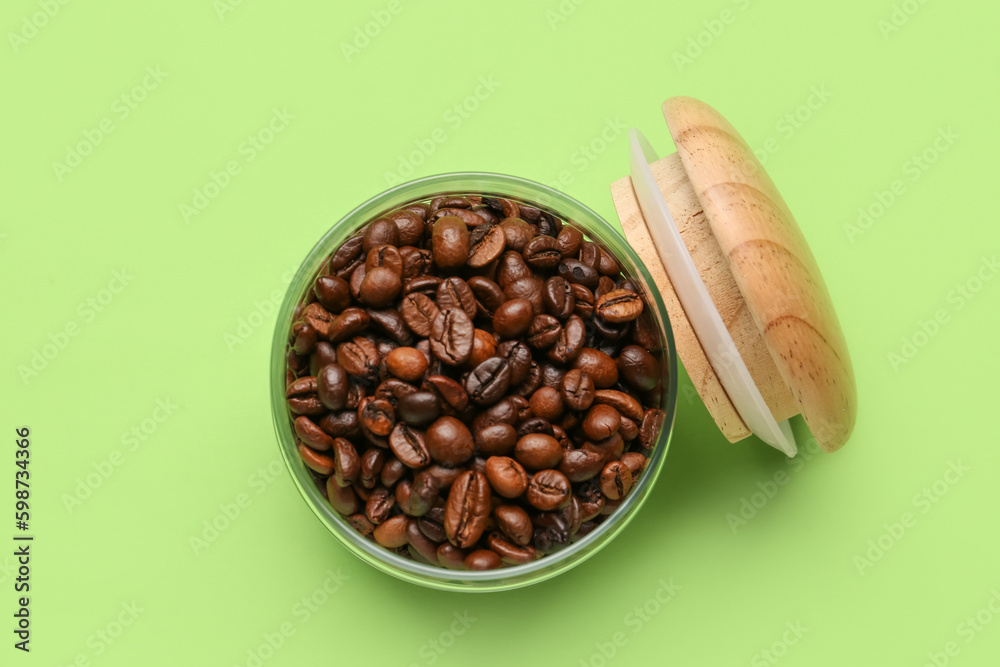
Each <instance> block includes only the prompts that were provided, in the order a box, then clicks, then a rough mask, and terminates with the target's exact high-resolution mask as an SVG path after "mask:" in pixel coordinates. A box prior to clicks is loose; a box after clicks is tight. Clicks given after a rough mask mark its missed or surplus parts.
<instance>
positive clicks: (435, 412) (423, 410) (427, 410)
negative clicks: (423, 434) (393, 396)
mask: <svg viewBox="0 0 1000 667" xmlns="http://www.w3.org/2000/svg"><path fill="white" fill-rule="evenodd" d="M440 414H441V401H440V399H438V397H437V394H435V393H434V392H430V391H415V392H413V393H411V394H406V395H405V396H402V397H401V398H400V399H399V403H398V404H397V405H396V416H397V417H398V418H399V419H401V420H402V421H404V422H406V423H407V424H410V425H412V426H424V425H426V424H430V423H431V422H432V421H434V420H435V419H437V418H438V416H439V415H440Z"/></svg>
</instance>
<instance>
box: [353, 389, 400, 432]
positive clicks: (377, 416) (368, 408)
mask: <svg viewBox="0 0 1000 667" xmlns="http://www.w3.org/2000/svg"><path fill="white" fill-rule="evenodd" d="M358 421H359V422H360V425H361V428H362V429H363V430H365V431H366V432H367V433H371V434H372V435H375V436H377V437H379V438H385V437H388V435H389V433H390V432H391V431H392V427H393V426H394V425H395V424H396V411H395V410H394V409H393V407H392V403H390V402H389V401H386V400H384V399H379V398H372V397H370V396H369V397H365V398H363V399H361V403H360V404H359V405H358Z"/></svg>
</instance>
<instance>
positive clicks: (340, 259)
mask: <svg viewBox="0 0 1000 667" xmlns="http://www.w3.org/2000/svg"><path fill="white" fill-rule="evenodd" d="M363 244H364V237H363V236H354V237H351V238H349V239H347V240H346V241H344V243H343V244H342V245H341V246H340V247H339V248H337V251H336V252H334V253H333V255H332V256H331V257H330V273H336V272H337V271H339V270H341V269H343V268H344V267H346V266H350V264H351V263H352V262H354V261H355V260H356V259H357V258H358V257H360V256H361V252H362V245H363Z"/></svg>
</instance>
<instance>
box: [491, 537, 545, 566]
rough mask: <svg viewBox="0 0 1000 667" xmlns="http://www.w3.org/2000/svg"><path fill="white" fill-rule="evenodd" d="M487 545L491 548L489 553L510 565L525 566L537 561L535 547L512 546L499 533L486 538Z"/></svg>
mask: <svg viewBox="0 0 1000 667" xmlns="http://www.w3.org/2000/svg"><path fill="white" fill-rule="evenodd" d="M486 543H487V545H489V547H490V551H489V552H488V553H495V554H497V555H498V556H499V557H500V559H501V560H503V562H504V563H510V564H511V565H524V564H525V563H530V562H531V561H533V560H535V557H536V553H535V549H534V548H533V547H531V546H526V547H519V546H516V545H514V544H511V543H510V542H508V541H507V540H506V539H505V538H504V536H503V535H502V534H500V533H498V532H492V533H490V534H489V536H488V537H487V538H486Z"/></svg>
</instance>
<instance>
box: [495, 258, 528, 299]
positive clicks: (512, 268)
mask: <svg viewBox="0 0 1000 667" xmlns="http://www.w3.org/2000/svg"><path fill="white" fill-rule="evenodd" d="M533 275H534V272H533V271H532V270H531V269H530V268H528V265H527V264H525V263H524V257H523V256H522V255H521V253H519V252H515V251H513V250H508V251H507V252H505V253H504V254H503V255H501V256H500V264H499V266H497V284H498V285H500V289H502V290H504V292H506V290H507V287H508V286H509V285H512V284H514V283H515V282H517V281H518V280H524V279H526V278H531V277H532V276H533Z"/></svg>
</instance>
